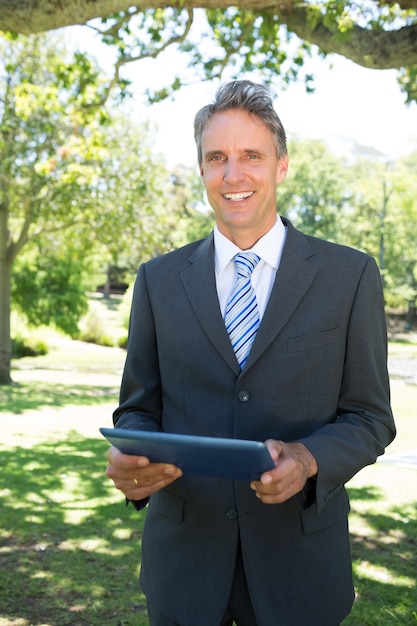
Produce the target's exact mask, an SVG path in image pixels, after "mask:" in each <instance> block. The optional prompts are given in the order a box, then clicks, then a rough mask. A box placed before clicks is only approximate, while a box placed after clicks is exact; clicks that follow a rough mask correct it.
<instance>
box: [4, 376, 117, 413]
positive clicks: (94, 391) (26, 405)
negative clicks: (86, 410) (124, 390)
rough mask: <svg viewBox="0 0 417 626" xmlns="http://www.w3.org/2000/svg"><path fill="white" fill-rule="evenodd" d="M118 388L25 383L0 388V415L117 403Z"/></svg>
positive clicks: (36, 382)
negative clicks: (69, 405) (51, 408)
mask: <svg viewBox="0 0 417 626" xmlns="http://www.w3.org/2000/svg"><path fill="white" fill-rule="evenodd" d="M118 393H119V388H118V387H106V386H100V387H98V386H96V385H94V386H91V385H68V384H64V383H54V382H50V383H48V382H39V381H33V382H25V383H20V384H17V385H11V386H1V387H0V413H2V412H8V413H23V412H24V411H28V410H30V409H40V408H42V407H48V406H52V407H55V408H57V407H63V406H66V405H68V404H74V405H77V406H82V405H83V406H90V405H93V404H94V405H97V404H100V403H104V402H111V401H113V400H114V401H115V402H116V401H117V398H118Z"/></svg>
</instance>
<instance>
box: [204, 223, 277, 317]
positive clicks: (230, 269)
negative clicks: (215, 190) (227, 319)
mask: <svg viewBox="0 0 417 626" xmlns="http://www.w3.org/2000/svg"><path fill="white" fill-rule="evenodd" d="M286 235H287V229H286V228H285V226H284V224H283V223H282V221H281V219H280V218H279V216H277V221H276V223H275V225H274V226H273V227H272V228H271V230H269V231H268V232H267V233H266V235H264V236H263V237H261V239H259V240H258V241H257V242H256V244H255V245H254V246H253V248H250V251H251V252H255V254H257V255H258V256H259V257H260V259H261V260H260V261H259V263H258V265H257V266H256V267H255V269H254V270H253V273H252V285H253V289H254V291H255V294H256V300H257V302H258V309H259V317H260V319H262V316H263V314H264V312H265V309H266V305H267V304H268V300H269V296H270V295H271V291H272V286H273V284H274V281H275V277H276V273H277V270H278V267H279V264H280V261H281V256H282V250H283V248H284V243H285V238H286ZM238 252H242V250H240V248H238V247H237V246H236V245H235V244H234V243H232V242H231V241H230V239H228V238H227V237H225V236H224V235H222V233H221V232H220V231H219V229H218V228H217V226H215V227H214V266H215V270H216V287H217V295H218V298H219V304H220V310H221V312H222V315H223V317H224V314H225V312H226V304H227V301H228V299H229V295H230V293H231V291H232V289H233V285H234V283H235V278H236V269H235V264H234V262H233V257H234V256H235V255H236V254H237V253H238ZM245 252H249V251H248V250H245Z"/></svg>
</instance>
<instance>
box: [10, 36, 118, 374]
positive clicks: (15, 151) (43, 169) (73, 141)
mask: <svg viewBox="0 0 417 626" xmlns="http://www.w3.org/2000/svg"><path fill="white" fill-rule="evenodd" d="M0 59H1V62H0V79H1V82H0V162H1V164H2V169H1V177H0V294H1V298H0V383H9V382H10V358H11V341H10V335H11V332H10V307H11V301H10V299H11V276H12V269H13V265H14V263H15V261H16V258H17V256H18V255H19V254H20V253H21V251H22V250H23V248H24V247H25V246H26V245H27V244H28V242H30V241H31V240H32V241H33V240H35V241H37V240H39V238H40V237H41V236H42V235H43V234H46V233H47V234H48V235H49V236H50V237H51V238H55V239H56V238H57V237H58V233H59V232H60V231H62V230H63V229H65V228H68V227H69V226H70V225H72V226H74V225H75V224H76V223H77V222H80V221H82V220H83V219H86V210H87V208H88V207H90V206H91V194H90V189H91V186H92V184H93V182H94V173H95V167H96V163H97V160H98V158H99V145H98V144H97V141H96V140H97V135H98V133H99V129H100V128H101V126H102V124H104V123H106V121H107V118H106V116H105V115H104V114H103V112H102V110H100V109H98V108H97V107H96V106H95V102H96V101H97V100H99V99H100V98H101V93H100V87H101V83H100V78H99V74H98V72H97V70H96V69H95V68H94V67H93V66H92V64H91V63H90V62H89V61H87V59H86V58H85V57H84V56H83V55H79V54H78V55H76V56H75V59H70V60H69V61H68V62H67V63H65V62H64V61H63V60H62V57H60V56H59V54H58V53H57V44H56V41H55V42H53V44H52V43H51V44H49V45H48V43H47V40H46V39H45V37H43V36H42V37H39V36H37V37H36V36H31V37H29V38H26V37H25V38H20V37H19V38H17V39H16V40H14V41H11V40H10V39H9V40H7V39H4V38H3V39H0Z"/></svg>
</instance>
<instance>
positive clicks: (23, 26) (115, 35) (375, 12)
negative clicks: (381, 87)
mask: <svg viewBox="0 0 417 626" xmlns="http://www.w3.org/2000/svg"><path fill="white" fill-rule="evenodd" d="M198 8H202V9H205V10H206V17H207V21H208V24H209V26H210V32H211V35H210V37H211V41H212V42H214V43H216V44H217V50H216V52H215V53H214V55H213V47H211V48H210V51H209V53H208V54H205V52H204V45H201V44H203V43H204V42H202V41H201V33H200V38H199V40H198V41H195V40H194V41H193V39H192V38H191V36H190V32H191V27H192V24H193V21H194V19H195V15H196V9H198ZM0 15H1V16H2V25H1V27H2V29H3V30H9V31H14V32H18V33H26V34H27V33H35V32H40V31H45V30H52V29H56V28H59V27H62V26H69V25H74V24H87V23H89V27H90V28H92V29H94V30H96V31H97V32H98V33H100V34H101V36H102V38H103V41H104V42H105V43H108V44H110V45H113V46H115V48H116V49H117V51H118V54H117V60H116V64H115V76H114V79H113V80H112V81H111V84H113V83H114V82H118V81H121V83H122V89H124V88H125V87H126V83H125V81H123V79H121V78H120V71H121V68H122V67H123V65H125V64H126V63H128V62H131V61H134V60H138V59H142V58H144V57H155V56H157V55H158V54H159V53H160V52H161V51H163V50H165V49H166V48H167V46H169V45H177V46H179V48H180V50H182V51H184V52H186V53H187V54H188V55H189V56H190V59H191V64H192V65H193V66H194V67H195V68H196V69H197V70H198V71H199V75H200V77H206V78H214V77H219V76H221V73H222V71H223V70H224V68H225V67H226V66H233V65H234V67H235V71H236V74H238V75H239V74H241V72H242V71H250V70H251V69H253V68H257V69H260V68H261V69H263V71H264V74H265V77H266V80H267V78H268V76H269V77H272V76H274V77H275V78H276V77H278V76H280V78H281V79H282V80H283V81H290V80H294V79H295V78H297V77H299V76H300V75H301V76H302V68H303V63H304V59H305V57H306V55H308V53H309V51H310V50H311V46H312V45H313V46H317V48H318V50H319V52H320V54H321V55H323V56H325V55H327V54H330V53H336V54H340V55H342V56H344V57H346V58H348V59H351V60H352V61H354V62H355V63H358V64H360V65H362V66H364V67H368V68H373V69H389V68H395V69H398V70H399V82H400V85H401V87H402V89H403V91H404V92H405V93H406V97H407V102H412V101H416V99H417V65H416V62H415V60H416V58H417V0H398V1H397V2H394V1H391V0H368V1H367V2H361V1H359V0H317V2H314V3H313V2H309V1H305V0H281V1H280V2H277V3H273V4H271V2H270V1H269V0H257V1H256V2H254V1H253V0H240V2H239V3H238V5H237V6H234V7H230V5H229V0H181V1H180V0H177V1H176V2H170V1H167V0H144V1H143V2H141V3H140V4H137V5H135V4H132V2H131V1H129V0H88V1H87V0H84V1H78V0H77V1H75V0H68V1H67V2H64V3H63V2H61V1H60V0H25V2H22V1H21V0H0ZM100 17H101V18H103V19H102V22H101V23H100V22H99V21H98V20H94V18H100ZM91 20H94V21H91ZM294 35H295V36H296V37H295V38H294ZM297 38H298V39H297ZM296 40H297V41H298V44H296V43H295V41H296ZM300 42H301V43H300ZM195 44H198V45H195ZM303 78H304V80H305V82H306V85H307V88H311V82H312V77H311V76H309V75H304V77H303ZM181 84H182V78H180V76H177V77H176V78H175V79H174V81H173V82H172V84H171V85H170V87H167V90H164V93H162V94H158V96H159V97H161V96H163V95H166V93H169V92H170V91H172V90H175V89H178V88H179V87H180V86H181Z"/></svg>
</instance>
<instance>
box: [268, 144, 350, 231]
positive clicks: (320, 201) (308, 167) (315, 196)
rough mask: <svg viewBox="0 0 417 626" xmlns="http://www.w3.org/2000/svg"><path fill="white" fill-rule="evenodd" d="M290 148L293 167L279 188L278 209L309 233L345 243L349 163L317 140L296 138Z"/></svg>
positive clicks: (348, 198) (348, 195)
mask: <svg viewBox="0 0 417 626" xmlns="http://www.w3.org/2000/svg"><path fill="white" fill-rule="evenodd" d="M288 151H289V154H290V168H289V171H288V175H287V178H286V180H285V183H284V184H283V185H281V186H280V187H279V188H278V211H279V212H280V213H282V214H284V215H287V216H288V217H289V218H290V219H291V221H292V222H293V223H294V225H295V226H296V227H297V228H300V230H302V231H303V232H305V233H306V234H309V235H313V236H315V237H321V238H322V239H328V240H330V241H334V242H338V243H346V242H345V241H343V229H342V228H341V223H342V222H343V220H344V219H345V217H344V216H345V214H346V212H347V210H348V208H349V207H350V202H351V196H352V191H351V185H352V178H351V175H350V173H349V168H348V167H347V164H346V163H345V162H344V160H343V159H341V158H340V157H337V156H336V155H335V154H333V153H332V152H331V151H330V149H329V148H328V147H327V146H326V145H325V144H324V143H323V142H322V141H318V140H313V139H310V140H304V141H301V140H299V139H293V140H292V141H291V142H290V144H289V146H288Z"/></svg>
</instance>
